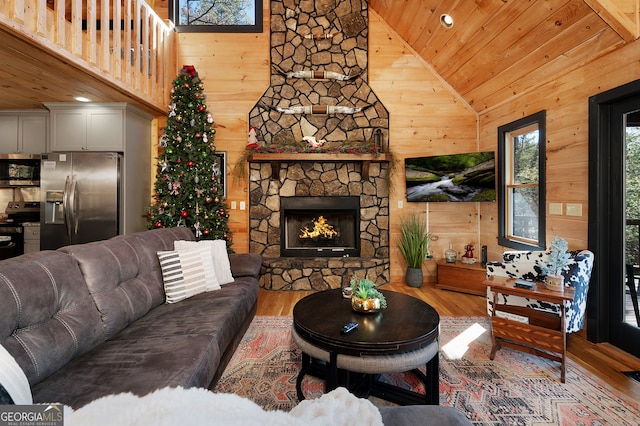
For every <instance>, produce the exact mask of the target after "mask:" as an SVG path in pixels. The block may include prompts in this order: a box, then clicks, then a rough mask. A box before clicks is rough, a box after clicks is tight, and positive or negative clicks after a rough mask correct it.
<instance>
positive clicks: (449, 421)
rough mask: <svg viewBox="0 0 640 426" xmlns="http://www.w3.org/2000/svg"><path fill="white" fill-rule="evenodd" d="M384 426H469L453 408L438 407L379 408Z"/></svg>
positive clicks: (468, 422)
mask: <svg viewBox="0 0 640 426" xmlns="http://www.w3.org/2000/svg"><path fill="white" fill-rule="evenodd" d="M380 414H381V415H382V423H384V426H405V425H449V426H470V425H472V424H473V423H471V422H470V421H469V420H468V419H467V417H466V416H465V415H464V414H462V413H461V412H460V411H458V410H456V409H455V408H453V407H443V406H439V405H406V406H404V407H383V408H380Z"/></svg>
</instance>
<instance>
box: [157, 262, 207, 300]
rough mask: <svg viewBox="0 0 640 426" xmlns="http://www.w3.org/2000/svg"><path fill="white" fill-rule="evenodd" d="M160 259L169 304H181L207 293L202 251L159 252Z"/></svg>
mask: <svg viewBox="0 0 640 426" xmlns="http://www.w3.org/2000/svg"><path fill="white" fill-rule="evenodd" d="M158 259H159V260H160V268H161V269H162V281H163V283H164V292H165V295H166V301H167V303H176V302H180V301H181V300H184V299H187V298H189V297H192V296H195V295H196V294H200V293H203V292H205V291H207V280H206V276H205V269H204V265H203V264H202V255H201V253H200V251H198V250H191V251H183V252H178V251H159V252H158Z"/></svg>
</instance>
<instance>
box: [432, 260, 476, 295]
mask: <svg viewBox="0 0 640 426" xmlns="http://www.w3.org/2000/svg"><path fill="white" fill-rule="evenodd" d="M437 264H438V281H437V283H436V288H441V289H444V290H453V291H460V292H462V293H469V294H475V295H478V296H484V295H486V294H487V289H486V287H485V285H484V284H483V281H484V280H486V279H487V270H486V268H485V267H484V266H482V265H480V263H479V262H476V263H474V264H471V265H469V264H466V263H462V262H460V261H457V262H456V263H447V262H446V261H445V260H438V262H437Z"/></svg>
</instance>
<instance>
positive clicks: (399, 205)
mask: <svg viewBox="0 0 640 426" xmlns="http://www.w3.org/2000/svg"><path fill="white" fill-rule="evenodd" d="M398 208H399V209H401V208H404V203H403V202H402V200H398Z"/></svg>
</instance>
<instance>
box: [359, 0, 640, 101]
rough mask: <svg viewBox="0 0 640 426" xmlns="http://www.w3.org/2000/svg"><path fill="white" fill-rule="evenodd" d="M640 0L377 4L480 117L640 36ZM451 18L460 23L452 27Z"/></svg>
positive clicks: (376, 0) (396, 0)
mask: <svg viewBox="0 0 640 426" xmlns="http://www.w3.org/2000/svg"><path fill="white" fill-rule="evenodd" d="M639 3H640V2H639V1H638V0H529V1H525V0H404V1H402V0H369V7H370V8H371V9H373V10H375V11H376V12H377V13H378V14H379V15H380V16H381V17H382V18H383V19H384V20H385V21H386V22H387V23H388V24H389V26H390V27H391V28H393V29H394V30H395V31H396V32H397V33H398V34H399V35H400V36H401V37H402V38H403V39H404V40H405V41H406V42H407V43H408V44H409V45H410V46H411V47H412V48H413V50H415V52H416V53H417V54H418V55H420V56H421V57H422V58H424V60H425V61H426V62H427V63H429V64H430V65H431V66H432V67H433V69H434V70H435V71H436V72H437V73H438V74H439V75H440V76H442V77H443V78H444V79H445V80H446V81H447V83H448V84H449V85H450V86H451V87H452V88H453V89H455V91H456V92H458V93H459V94H460V95H461V96H462V97H464V99H465V100H466V101H467V102H468V103H469V104H470V105H472V107H473V108H474V109H475V110H476V111H478V112H479V111H482V110H484V109H486V108H488V107H491V106H494V105H497V104H500V103H502V102H504V101H506V100H507V99H509V98H510V97H512V96H514V95H517V94H519V93H523V92H526V91H528V90H532V89H533V88H534V87H535V86H537V85H539V84H540V83H542V82H545V81H548V80H550V79H553V78H554V77H556V76H557V75H558V74H559V73H564V72H568V71H570V70H572V69H575V68H578V67H580V66H582V65H583V64H585V63H586V62H589V61H591V60H593V59H595V58H597V57H599V56H601V55H604V54H606V53H607V52H610V51H611V50H613V49H616V48H618V47H620V46H622V45H624V44H625V43H628V42H631V41H633V40H635V39H636V38H638V26H639V22H638V19H639V16H638V13H639V12H638V4H639ZM443 14H448V15H450V16H451V17H452V18H453V20H454V24H453V26H452V27H451V28H445V27H444V26H443V25H441V23H440V19H441V16H442V15H443Z"/></svg>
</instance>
